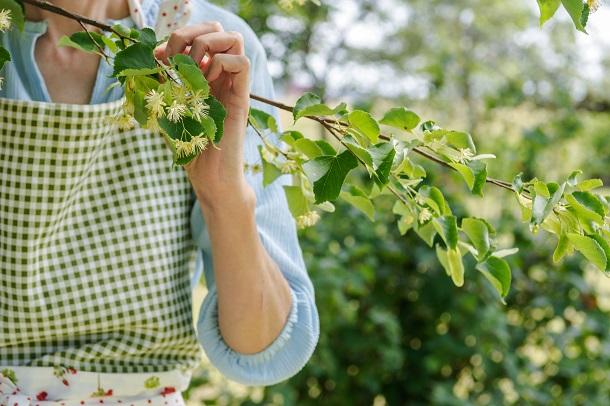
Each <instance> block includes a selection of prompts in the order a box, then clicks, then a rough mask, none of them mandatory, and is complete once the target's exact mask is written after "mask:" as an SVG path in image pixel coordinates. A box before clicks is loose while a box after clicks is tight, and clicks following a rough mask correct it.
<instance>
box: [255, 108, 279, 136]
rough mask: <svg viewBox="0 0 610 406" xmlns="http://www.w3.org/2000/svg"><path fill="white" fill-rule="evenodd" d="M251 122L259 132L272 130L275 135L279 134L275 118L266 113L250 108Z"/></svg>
mask: <svg viewBox="0 0 610 406" xmlns="http://www.w3.org/2000/svg"><path fill="white" fill-rule="evenodd" d="M250 120H251V121H252V122H253V123H254V126H255V127H256V128H257V129H258V130H271V131H272V132H274V133H276V132H277V122H276V120H275V117H273V116H272V115H271V114H269V113H267V112H265V111H262V110H257V109H253V108H250Z"/></svg>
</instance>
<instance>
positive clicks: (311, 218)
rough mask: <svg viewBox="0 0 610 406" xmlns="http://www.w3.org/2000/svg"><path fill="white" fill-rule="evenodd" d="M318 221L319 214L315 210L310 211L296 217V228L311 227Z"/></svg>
mask: <svg viewBox="0 0 610 406" xmlns="http://www.w3.org/2000/svg"><path fill="white" fill-rule="evenodd" d="M318 221H320V215H319V214H318V212H316V211H310V212H309V213H306V214H303V215H302V216H298V217H297V218H296V222H297V227H298V228H306V227H313V226H315V225H316V224H317V223H318Z"/></svg>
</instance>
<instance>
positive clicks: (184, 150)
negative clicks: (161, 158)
mask: <svg viewBox="0 0 610 406" xmlns="http://www.w3.org/2000/svg"><path fill="white" fill-rule="evenodd" d="M173 141H174V147H175V148H176V156H178V158H186V157H188V156H191V155H193V154H198V153H200V152H201V151H203V150H204V149H206V148H207V146H208V142H209V140H208V138H207V137H206V136H205V135H204V134H199V135H195V136H193V137H192V138H191V140H190V141H183V140H173Z"/></svg>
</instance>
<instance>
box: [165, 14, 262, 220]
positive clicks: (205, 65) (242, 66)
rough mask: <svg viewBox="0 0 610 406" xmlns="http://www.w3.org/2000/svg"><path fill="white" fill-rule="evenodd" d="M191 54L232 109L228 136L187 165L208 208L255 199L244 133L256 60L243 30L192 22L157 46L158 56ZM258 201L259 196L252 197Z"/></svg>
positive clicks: (227, 121) (213, 90)
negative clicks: (246, 45)
mask: <svg viewBox="0 0 610 406" xmlns="http://www.w3.org/2000/svg"><path fill="white" fill-rule="evenodd" d="M178 53H184V54H188V55H190V56H191V58H193V60H194V61H195V62H196V63H197V64H198V65H199V67H200V68H201V70H202V72H203V73H204V75H205V77H206V78H207V80H208V82H209V83H210V88H211V93H212V95H214V96H215V97H216V98H217V99H218V100H219V101H220V102H221V103H222V104H223V105H224V107H225V108H226V109H227V116H226V118H225V122H224V137H223V139H222V141H221V142H220V143H219V144H218V145H217V147H218V148H219V149H216V148H214V147H212V146H209V147H208V149H207V150H205V151H203V152H202V153H200V154H199V155H198V156H197V157H196V158H195V159H193V160H192V161H191V162H190V163H189V164H187V165H185V169H186V171H187V173H188V175H189V178H190V180H191V183H192V184H193V187H194V189H195V192H196V194H197V197H198V199H199V203H200V204H201V206H202V209H203V210H204V211H205V210H206V209H210V210H213V209H214V208H215V207H217V206H218V205H222V206H225V207H226V204H227V203H230V202H231V201H242V202H243V201H244V200H245V201H248V202H251V201H253V199H254V196H253V193H252V190H251V188H250V187H249V186H248V184H247V183H246V181H245V178H244V161H243V154H244V138H245V134H246V126H247V124H248V110H249V107H250V61H249V60H248V58H247V57H246V56H245V53H244V39H243V37H242V35H241V34H240V33H238V32H225V31H224V30H223V28H222V26H221V25H220V24H219V23H217V22H207V23H203V24H197V25H191V26H187V27H184V28H180V29H178V30H176V31H174V32H173V33H172V34H171V36H170V38H169V40H168V42H167V43H165V44H163V45H160V46H159V47H158V48H157V49H156V50H155V55H156V56H157V58H158V59H161V60H164V61H165V62H166V63H167V58H169V57H172V56H174V55H176V54H178ZM252 203H253V202H252Z"/></svg>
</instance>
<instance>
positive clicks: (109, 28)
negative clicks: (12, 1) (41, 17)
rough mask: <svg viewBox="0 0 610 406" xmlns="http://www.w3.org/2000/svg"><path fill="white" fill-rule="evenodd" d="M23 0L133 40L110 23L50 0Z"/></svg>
mask: <svg viewBox="0 0 610 406" xmlns="http://www.w3.org/2000/svg"><path fill="white" fill-rule="evenodd" d="M21 1H23V2H24V3H27V4H31V5H33V6H35V7H38V8H39V9H42V10H46V11H50V12H52V13H55V14H59V15H61V16H64V17H67V18H69V19H71V20H75V21H78V22H79V23H81V25H82V24H83V23H84V24H89V25H92V26H94V27H97V28H100V29H102V30H104V31H108V32H112V33H114V34H116V35H118V36H119V38H121V39H127V40H130V41H133V39H132V38H129V37H128V36H126V35H123V34H121V33H120V32H118V31H116V30H115V29H114V28H113V27H112V26H110V25H108V24H104V23H102V22H101V21H97V20H93V19H91V18H88V17H85V16H82V15H80V14H75V13H72V12H71V11H68V10H66V9H63V8H61V7H58V6H56V5H54V4H52V3H49V2H48V1H42V0H21Z"/></svg>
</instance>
